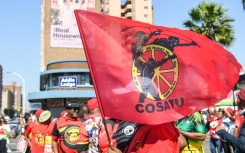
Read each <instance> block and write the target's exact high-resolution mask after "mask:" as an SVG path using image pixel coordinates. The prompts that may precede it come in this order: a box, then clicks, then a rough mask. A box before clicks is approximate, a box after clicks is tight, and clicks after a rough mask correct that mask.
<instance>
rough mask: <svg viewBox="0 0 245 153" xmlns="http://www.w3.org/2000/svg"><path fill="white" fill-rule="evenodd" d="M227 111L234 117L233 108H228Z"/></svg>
mask: <svg viewBox="0 0 245 153" xmlns="http://www.w3.org/2000/svg"><path fill="white" fill-rule="evenodd" d="M226 111H227V112H229V113H230V114H231V115H234V112H233V109H232V108H230V107H228V108H226Z"/></svg>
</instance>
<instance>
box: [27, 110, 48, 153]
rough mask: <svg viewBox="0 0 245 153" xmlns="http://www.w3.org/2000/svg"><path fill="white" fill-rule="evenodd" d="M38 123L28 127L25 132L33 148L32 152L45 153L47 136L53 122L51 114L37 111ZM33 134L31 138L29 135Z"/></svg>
mask: <svg viewBox="0 0 245 153" xmlns="http://www.w3.org/2000/svg"><path fill="white" fill-rule="evenodd" d="M35 116H36V118H37V122H33V123H31V124H30V125H28V127H27V129H26V131H25V137H26V139H27V141H28V143H29V144H30V146H31V152H33V153H34V152H44V144H45V136H46V134H47V129H48V126H49V123H50V121H51V112H50V111H44V110H37V111H36V113H35ZM30 133H31V138H29V137H28V136H29V134H30Z"/></svg>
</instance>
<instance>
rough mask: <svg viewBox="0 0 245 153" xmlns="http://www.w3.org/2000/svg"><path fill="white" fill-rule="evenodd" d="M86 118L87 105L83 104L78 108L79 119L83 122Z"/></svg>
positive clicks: (87, 115) (87, 114)
mask: <svg viewBox="0 0 245 153" xmlns="http://www.w3.org/2000/svg"><path fill="white" fill-rule="evenodd" d="M87 119H89V109H88V106H87V105H83V106H82V107H81V108H80V120H81V121H82V122H85V121H86V120H87Z"/></svg>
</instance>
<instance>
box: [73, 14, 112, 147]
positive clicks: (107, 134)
mask: <svg viewBox="0 0 245 153" xmlns="http://www.w3.org/2000/svg"><path fill="white" fill-rule="evenodd" d="M78 12H79V10H74V13H75V16H76V20H77V23H78V24H77V25H78V28H79V32H80V37H81V39H82V43H83V48H84V52H85V55H86V58H87V62H88V67H89V70H90V72H91V73H90V74H91V78H92V80H93V83H94V89H95V94H96V97H97V101H98V103H99V108H100V113H101V116H102V122H103V124H104V127H105V131H106V136H107V139H108V142H109V145H110V146H111V139H110V136H109V132H108V128H107V126H106V120H105V113H104V110H103V106H102V104H101V102H100V96H99V92H98V90H97V86H96V80H95V78H94V73H93V69H92V65H91V63H90V61H89V60H88V59H89V58H88V57H89V54H88V52H87V45H86V41H85V38H84V32H83V29H82V28H80V26H79V25H81V23H80V20H79V15H78Z"/></svg>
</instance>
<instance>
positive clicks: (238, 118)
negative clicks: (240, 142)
mask: <svg viewBox="0 0 245 153" xmlns="http://www.w3.org/2000/svg"><path fill="white" fill-rule="evenodd" d="M244 92H245V88H242V89H241V90H240V92H238V93H237V95H236V96H237V105H238V110H237V111H235V121H234V125H235V129H234V136H235V137H238V133H239V131H240V129H241V127H242V124H243V121H244V116H243V115H241V116H240V115H239V114H240V112H241V111H242V110H243V109H244V108H245V106H244V104H243V103H242V102H241V99H245V95H244Z"/></svg>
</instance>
